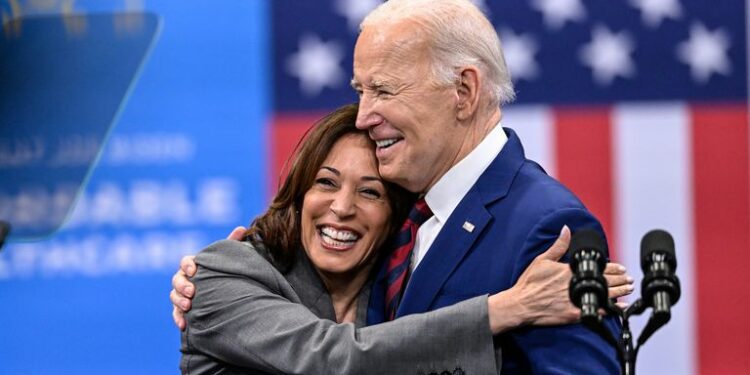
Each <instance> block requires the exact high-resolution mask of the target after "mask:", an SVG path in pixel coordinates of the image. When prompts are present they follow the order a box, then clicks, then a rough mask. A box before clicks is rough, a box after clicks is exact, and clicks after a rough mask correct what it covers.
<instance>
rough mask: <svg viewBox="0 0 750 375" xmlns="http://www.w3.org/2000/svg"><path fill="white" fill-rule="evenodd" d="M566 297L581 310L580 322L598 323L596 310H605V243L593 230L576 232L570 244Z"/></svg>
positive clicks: (597, 311)
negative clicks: (569, 275)
mask: <svg viewBox="0 0 750 375" xmlns="http://www.w3.org/2000/svg"><path fill="white" fill-rule="evenodd" d="M569 252H570V269H571V270H572V271H573V278H572V279H571V280H570V288H569V295H570V300H571V301H572V302H573V304H574V305H576V306H577V307H579V308H580V309H581V320H582V321H583V322H584V323H586V324H593V323H597V322H600V321H601V317H600V316H599V308H600V307H606V306H607V280H605V279H604V275H603V273H604V267H605V266H606V262H607V259H606V254H607V243H606V242H605V241H604V239H603V238H602V237H601V236H600V235H599V233H598V232H597V231H595V230H593V229H582V230H580V231H577V232H576V233H575V234H574V235H573V238H572V239H571V241H570V250H569Z"/></svg>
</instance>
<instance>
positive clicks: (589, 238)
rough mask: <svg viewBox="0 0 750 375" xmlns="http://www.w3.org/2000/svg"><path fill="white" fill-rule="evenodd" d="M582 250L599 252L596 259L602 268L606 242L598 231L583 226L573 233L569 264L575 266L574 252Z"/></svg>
mask: <svg viewBox="0 0 750 375" xmlns="http://www.w3.org/2000/svg"><path fill="white" fill-rule="evenodd" d="M582 250H594V251H596V252H597V253H599V254H600V256H599V257H598V260H597V264H598V265H599V267H600V268H601V269H602V270H604V267H605V266H606V263H607V259H606V258H607V256H606V255H607V254H608V253H609V251H608V249H607V242H606V241H604V238H602V236H601V235H600V234H599V232H598V231H596V230H594V229H590V228H583V229H580V230H577V231H576V232H575V233H573V238H571V239H570V250H569V251H570V264H571V266H575V265H574V263H575V262H577V259H576V257H575V254H576V253H578V252H580V251H582Z"/></svg>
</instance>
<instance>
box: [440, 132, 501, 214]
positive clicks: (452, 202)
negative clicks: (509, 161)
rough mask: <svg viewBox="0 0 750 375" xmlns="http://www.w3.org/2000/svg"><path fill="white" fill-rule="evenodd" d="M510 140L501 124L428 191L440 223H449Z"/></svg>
mask: <svg viewBox="0 0 750 375" xmlns="http://www.w3.org/2000/svg"><path fill="white" fill-rule="evenodd" d="M507 141H508V136H507V135H505V131H504V130H503V127H502V126H500V122H498V123H497V125H496V126H495V128H494V129H492V130H491V131H490V132H489V134H487V136H486V137H484V139H483V140H482V142H480V143H479V145H477V147H475V148H474V150H472V151H471V152H470V153H469V154H468V155H466V157H464V158H463V159H461V161H459V162H458V163H456V165H454V166H453V167H451V169H449V170H448V172H446V173H445V174H444V175H443V177H441V178H440V179H439V180H438V182H437V183H435V185H434V186H433V187H432V188H431V189H430V190H429V191H428V192H427V194H426V195H425V200H426V201H427V205H428V206H430V210H432V213H433V214H434V215H435V218H437V220H438V221H440V222H441V223H445V221H446V220H448V217H450V216H451V214H452V213H453V210H454V209H455V208H456V207H457V206H458V204H459V203H460V202H461V200H462V199H463V198H464V196H465V195H466V194H467V193H468V192H469V189H471V187H472V186H474V184H475V183H476V182H477V180H479V176H481V175H482V173H484V171H485V169H487V167H489V165H490V163H492V161H493V160H495V158H496V157H497V155H498V154H499V153H500V150H502V148H503V146H504V145H505V143H506V142H507Z"/></svg>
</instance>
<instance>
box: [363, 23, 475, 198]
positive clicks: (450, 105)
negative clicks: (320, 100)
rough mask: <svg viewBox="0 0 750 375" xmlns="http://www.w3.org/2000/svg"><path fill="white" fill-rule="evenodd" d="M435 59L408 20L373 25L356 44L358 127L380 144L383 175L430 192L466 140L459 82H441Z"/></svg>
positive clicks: (410, 188) (407, 187)
mask: <svg viewBox="0 0 750 375" xmlns="http://www.w3.org/2000/svg"><path fill="white" fill-rule="evenodd" d="M430 59H431V55H430V53H429V46H428V44H427V43H426V42H425V41H424V40H423V38H422V37H421V35H420V33H419V30H418V29H417V26H416V25H414V24H413V23H410V22H408V21H405V22H401V23H399V24H395V25H388V26H370V27H367V28H365V29H364V30H362V32H361V33H360V36H359V38H358V39H357V44H356V46H355V48H354V78H353V80H352V86H353V87H354V88H355V89H356V90H357V92H358V93H359V94H360V104H359V114H358V116H357V127H358V128H360V129H366V130H368V132H369V135H370V138H372V139H373V140H374V141H375V142H376V143H377V146H378V147H377V150H376V156H377V158H378V162H379V171H380V174H381V176H383V178H384V179H386V180H389V181H392V182H395V183H397V184H399V185H401V186H403V187H404V188H406V189H408V190H410V191H413V192H425V191H427V190H428V189H429V188H430V187H432V185H434V184H435V182H437V181H438V180H439V179H440V177H441V176H442V175H443V174H445V172H447V171H448V169H450V168H451V166H453V165H454V164H455V163H456V162H458V160H457V158H458V154H459V151H460V149H461V145H462V144H463V143H464V140H465V138H466V127H465V126H461V125H460V124H458V122H457V120H456V106H457V104H458V93H457V89H456V86H455V85H445V84H443V85H439V84H437V83H436V82H435V79H434V78H433V76H432V73H431V69H430V68H431V64H430V62H431V61H430Z"/></svg>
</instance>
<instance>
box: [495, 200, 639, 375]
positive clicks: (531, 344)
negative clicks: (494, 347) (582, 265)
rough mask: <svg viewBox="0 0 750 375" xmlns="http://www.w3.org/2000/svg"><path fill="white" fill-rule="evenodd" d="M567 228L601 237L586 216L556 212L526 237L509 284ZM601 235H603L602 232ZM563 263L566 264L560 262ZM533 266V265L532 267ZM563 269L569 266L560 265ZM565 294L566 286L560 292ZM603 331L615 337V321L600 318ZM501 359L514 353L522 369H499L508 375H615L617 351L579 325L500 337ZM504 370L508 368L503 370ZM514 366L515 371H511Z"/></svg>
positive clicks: (572, 210)
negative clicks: (508, 374)
mask: <svg viewBox="0 0 750 375" xmlns="http://www.w3.org/2000/svg"><path fill="white" fill-rule="evenodd" d="M565 224H568V225H570V226H571V228H572V230H573V233H575V231H576V230H578V229H581V228H593V229H596V230H598V231H600V232H602V228H601V225H600V224H599V222H598V221H597V220H596V218H594V217H593V216H592V215H591V214H590V213H589V212H588V211H586V210H585V209H581V208H566V209H560V210H557V211H555V212H553V213H551V214H549V215H547V216H546V217H544V218H543V219H542V220H540V221H539V222H538V223H537V224H536V225H535V226H534V228H533V229H532V230H531V231H530V232H529V234H528V235H527V237H526V240H525V242H524V245H523V248H522V251H521V252H520V253H519V257H518V259H517V262H516V265H515V268H514V272H513V274H514V278H519V279H520V278H522V277H523V273H524V269H526V267H527V266H528V265H529V264H530V263H531V262H532V260H533V259H534V258H535V257H537V256H538V254H539V253H540V252H541V251H543V250H544V249H545V248H546V247H547V246H549V244H550V243H551V242H552V241H554V240H555V238H554V233H556V232H555V231H556V228H560V227H561V226H563V225H565ZM602 233H603V232H602ZM563 260H564V261H567V259H565V257H564V258H563ZM532 264H533V263H532ZM565 266H566V267H568V265H567V264H566V265H565ZM628 286H630V285H629V284H628ZM562 287H563V288H564V289H565V290H566V291H567V288H568V285H567V284H566V285H564V286H562ZM603 321H604V322H605V326H606V327H607V328H608V329H609V331H610V332H612V333H613V334H616V336H615V337H619V333H620V328H621V327H620V325H619V321H618V320H617V318H615V317H605V318H604V319H603ZM502 346H503V353H509V352H511V353H514V355H513V356H514V357H515V358H522V361H523V359H525V363H522V362H520V363H508V362H505V363H504V364H503V366H504V368H503V371H506V370H508V371H509V373H527V372H528V373H533V374H619V372H620V367H619V362H618V359H617V352H616V350H615V349H614V348H613V347H612V346H611V345H609V344H608V343H607V342H605V341H604V340H603V339H602V338H600V337H599V336H598V335H597V334H595V333H594V332H592V331H590V330H588V329H587V328H585V327H584V326H583V325H582V324H580V323H576V324H569V325H563V326H551V327H537V326H528V327H523V328H521V329H518V330H514V331H511V332H509V333H508V334H506V335H503V336H502ZM506 365H507V366H506ZM516 366H518V368H516Z"/></svg>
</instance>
